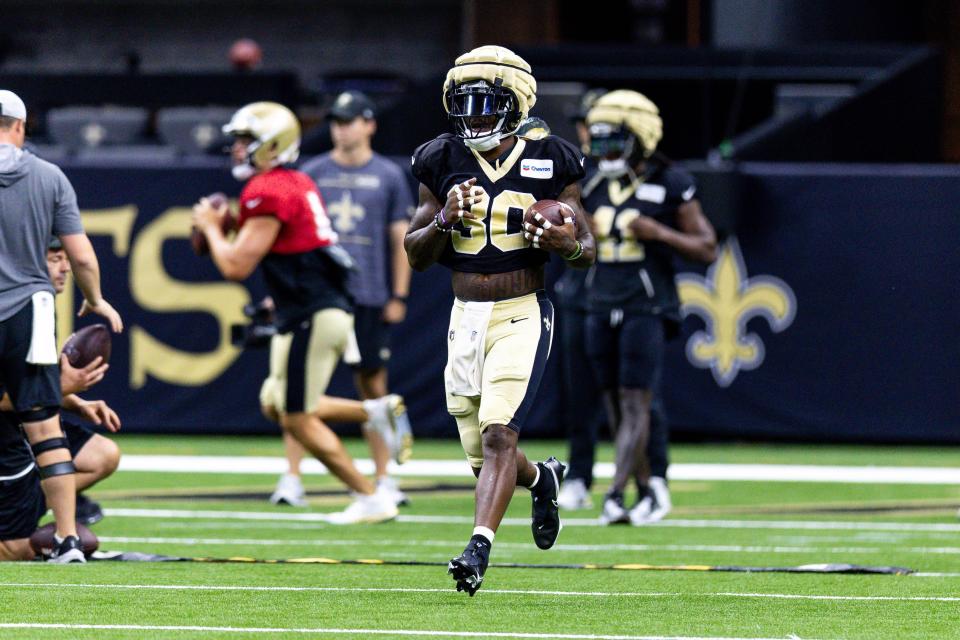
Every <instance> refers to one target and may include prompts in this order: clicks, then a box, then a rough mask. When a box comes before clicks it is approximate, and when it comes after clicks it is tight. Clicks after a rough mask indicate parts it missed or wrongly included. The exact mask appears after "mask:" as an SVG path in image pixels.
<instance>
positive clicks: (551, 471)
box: [530, 456, 567, 549]
mask: <svg viewBox="0 0 960 640" xmlns="http://www.w3.org/2000/svg"><path fill="white" fill-rule="evenodd" d="M537 466H538V467H540V480H539V481H537V484H536V486H535V487H534V488H533V489H532V490H531V492H530V494H531V496H532V497H533V510H532V518H533V519H532V522H531V523H530V529H531V531H533V541H534V542H535V543H536V544H537V546H538V547H540V548H541V549H549V548H550V547H552V546H553V543H554V542H556V541H557V536H559V535H560V530H561V529H563V523H561V522H560V506H559V505H558V504H557V497H558V496H559V495H560V484H561V483H562V482H563V473H564V472H565V471H566V470H567V468H566V467H565V466H563V465H562V464H560V461H559V460H557V459H556V458H554V457H553V456H550V457H549V458H547V460H546V462H538V463H537Z"/></svg>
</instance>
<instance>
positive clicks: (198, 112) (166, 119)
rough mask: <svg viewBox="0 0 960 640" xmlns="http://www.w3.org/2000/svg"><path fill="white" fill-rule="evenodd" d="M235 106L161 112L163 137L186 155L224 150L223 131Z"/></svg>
mask: <svg viewBox="0 0 960 640" xmlns="http://www.w3.org/2000/svg"><path fill="white" fill-rule="evenodd" d="M233 111H234V109H232V108H229V107H170V108H168V109H161V110H160V111H158V112H157V133H158V134H159V136H160V139H161V140H162V141H163V142H164V143H165V144H168V145H172V146H173V147H175V148H176V150H177V151H178V152H180V153H182V154H184V155H203V154H206V153H208V152H210V151H215V152H218V153H219V152H220V151H221V149H220V146H221V145H220V144H219V143H220V142H221V140H222V134H221V132H220V128H221V127H222V126H223V125H224V124H226V122H227V121H228V120H229V119H230V116H231V115H232V114H233Z"/></svg>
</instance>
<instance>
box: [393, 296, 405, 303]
mask: <svg viewBox="0 0 960 640" xmlns="http://www.w3.org/2000/svg"><path fill="white" fill-rule="evenodd" d="M390 299H391V300H396V301H397V302H402V303H403V304H407V296H396V295H395V296H390Z"/></svg>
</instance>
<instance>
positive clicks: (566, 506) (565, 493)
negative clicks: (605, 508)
mask: <svg viewBox="0 0 960 640" xmlns="http://www.w3.org/2000/svg"><path fill="white" fill-rule="evenodd" d="M557 504H558V505H560V508H561V509H563V510H564V511H577V510H579V509H590V508H591V507H593V500H592V499H591V498H590V490H589V489H587V485H586V483H584V481H583V480H581V479H580V478H574V479H572V480H567V481H566V482H564V483H563V485H562V486H561V487H560V495H559V496H557Z"/></svg>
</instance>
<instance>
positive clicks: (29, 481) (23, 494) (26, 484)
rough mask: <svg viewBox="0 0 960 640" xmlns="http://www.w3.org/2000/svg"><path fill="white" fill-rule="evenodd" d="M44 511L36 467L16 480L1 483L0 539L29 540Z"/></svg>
mask: <svg viewBox="0 0 960 640" xmlns="http://www.w3.org/2000/svg"><path fill="white" fill-rule="evenodd" d="M46 512H47V502H46V500H45V499H44V497H43V490H42V489H41V488H40V474H39V473H38V472H37V468H36V467H33V468H32V469H30V471H28V472H27V473H26V474H25V475H23V476H22V477H20V478H17V479H15V480H5V481H0V540H17V539H19V538H29V537H30V534H32V533H33V532H34V531H36V530H37V524H38V523H39V522H40V518H42V517H43V514H45V513H46Z"/></svg>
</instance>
